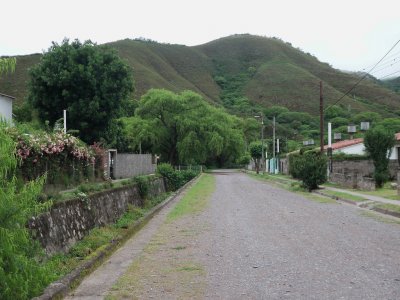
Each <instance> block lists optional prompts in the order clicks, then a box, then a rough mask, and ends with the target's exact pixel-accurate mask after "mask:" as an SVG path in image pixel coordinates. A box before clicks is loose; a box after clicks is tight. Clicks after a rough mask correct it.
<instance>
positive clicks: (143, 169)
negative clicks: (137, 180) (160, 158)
mask: <svg viewBox="0 0 400 300" xmlns="http://www.w3.org/2000/svg"><path fill="white" fill-rule="evenodd" d="M155 171H156V165H155V164H153V158H152V155H151V154H129V153H118V154H117V157H116V166H115V178H116V179H119V178H130V177H134V176H138V175H148V174H154V173H155Z"/></svg>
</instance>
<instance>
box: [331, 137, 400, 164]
mask: <svg viewBox="0 0 400 300" xmlns="http://www.w3.org/2000/svg"><path fill="white" fill-rule="evenodd" d="M395 137H396V145H395V146H394V147H393V148H392V151H391V153H390V157H389V159H390V160H397V161H399V163H400V132H398V133H396V134H395ZM324 149H325V150H327V149H328V146H327V145H325V146H324ZM332 153H333V154H338V153H345V154H359V155H363V154H365V146H364V139H363V138H358V139H353V140H344V141H340V142H336V143H333V144H332Z"/></svg>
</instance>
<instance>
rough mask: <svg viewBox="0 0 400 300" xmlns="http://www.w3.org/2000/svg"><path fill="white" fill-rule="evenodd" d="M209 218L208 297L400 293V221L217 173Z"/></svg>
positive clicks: (206, 243)
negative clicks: (383, 220)
mask: <svg viewBox="0 0 400 300" xmlns="http://www.w3.org/2000/svg"><path fill="white" fill-rule="evenodd" d="M215 176H216V179H217V189H216V192H215V193H214V195H213V197H212V199H211V203H210V208H209V209H208V211H207V212H206V213H205V215H204V218H205V219H206V220H207V222H210V223H211V229H210V231H209V232H208V234H206V235H203V237H202V243H200V245H202V247H203V251H201V252H203V253H204V255H203V257H202V263H203V264H204V265H205V269H206V270H207V272H206V274H207V286H208V287H207V289H206V295H205V298H210V299H400V225H399V224H389V223H384V222H381V221H377V220H375V219H373V218H370V217H366V216H364V215H362V214H361V212H362V210H361V209H359V208H356V207H353V206H351V205H345V204H327V203H325V204H324V203H318V202H314V201H312V200H309V199H306V198H304V197H302V196H299V195H297V194H294V193H291V192H288V191H286V190H282V189H280V188H277V187H275V186H272V185H270V184H268V183H266V182H261V181H258V180H255V179H252V178H250V177H249V176H247V175H245V174H241V173H229V172H227V173H217V174H216V175H215Z"/></svg>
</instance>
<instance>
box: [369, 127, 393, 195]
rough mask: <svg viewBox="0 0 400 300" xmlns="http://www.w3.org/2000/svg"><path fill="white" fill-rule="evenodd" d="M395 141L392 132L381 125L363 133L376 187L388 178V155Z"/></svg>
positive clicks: (380, 185)
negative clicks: (371, 162)
mask: <svg viewBox="0 0 400 300" xmlns="http://www.w3.org/2000/svg"><path fill="white" fill-rule="evenodd" d="M395 143H396V140H395V138H394V134H393V132H391V131H389V130H387V129H385V128H384V127H382V126H377V127H374V128H372V129H370V130H368V131H367V132H366V133H365V137H364V145H365V150H366V151H367V153H368V154H369V156H370V157H371V158H372V160H373V162H374V167H375V170H374V179H375V184H376V186H377V187H378V188H380V187H382V186H383V185H384V183H385V182H386V181H387V180H388V179H389V157H390V152H391V149H392V148H393V146H394V144H395Z"/></svg>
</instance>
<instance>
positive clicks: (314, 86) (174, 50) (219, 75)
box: [0, 34, 400, 116]
mask: <svg viewBox="0 0 400 300" xmlns="http://www.w3.org/2000/svg"><path fill="white" fill-rule="evenodd" d="M105 45H108V46H110V47H112V48H115V49H116V51H117V52H118V53H119V55H120V56H121V57H122V58H124V59H125V60H126V62H127V63H128V64H129V65H130V66H131V67H132V68H133V74H134V79H135V86H136V91H135V95H134V97H135V98H136V99H138V98H139V97H140V96H141V95H143V94H144V93H145V92H146V91H147V90H148V89H150V88H165V89H169V90H172V91H174V92H179V91H182V90H185V89H190V90H193V91H195V92H198V93H199V94H201V95H202V96H203V97H204V98H205V99H207V100H208V101H210V102H212V103H215V104H216V105H224V106H227V103H233V104H232V105H236V104H235V101H236V100H235V99H236V98H238V97H242V98H241V100H240V101H247V103H248V105H250V106H254V107H256V106H258V107H267V106H270V105H282V106H286V107H288V108H289V109H292V110H297V111H305V112H309V113H312V114H314V115H315V114H317V113H318V105H319V103H318V99H319V81H323V82H324V96H325V101H326V105H331V104H333V103H334V102H335V100H336V99H338V98H340V97H341V96H342V95H343V93H345V92H346V91H347V90H348V89H349V88H350V87H351V86H353V85H354V84H355V83H356V82H357V81H358V80H359V76H358V75H356V74H351V73H346V72H343V71H340V70H337V69H334V68H333V67H331V66H330V65H329V64H328V63H324V62H320V61H319V60H318V59H317V58H316V57H314V56H312V55H311V54H309V53H304V52H303V51H301V50H300V49H297V48H294V47H293V46H292V45H291V44H290V43H288V42H284V41H282V40H280V39H278V38H266V37H261V36H254V35H249V34H240V35H232V36H228V37H223V38H220V39H217V40H214V41H210V42H208V43H205V44H202V45H198V46H185V45H177V44H161V43H157V42H154V41H147V40H131V39H125V40H120V41H116V42H112V43H107V44H105ZM40 56H41V54H31V55H24V56H17V67H16V71H15V73H13V74H5V75H2V77H1V78H0V90H1V92H3V93H6V94H10V95H13V96H16V98H17V100H16V104H17V105H19V104H21V103H22V102H23V101H24V98H25V96H26V94H27V83H28V80H29V76H28V69H29V68H30V67H31V66H33V65H34V64H35V63H37V62H39V60H40ZM230 80H236V83H235V86H232V85H231V86H228V84H229V81H230ZM224 82H225V85H224ZM227 86H228V88H229V89H230V90H228V91H227V90H226V89H227ZM223 95H225V96H223ZM222 96H223V97H222ZM240 101H239V102H240ZM240 103H241V102H240ZM339 104H340V105H342V106H343V107H345V108H346V109H351V110H355V111H364V110H370V111H376V112H379V113H381V114H382V115H386V116H391V115H392V113H391V112H392V111H394V110H399V109H400V95H399V94H396V93H395V92H394V91H392V90H390V89H388V88H386V87H385V86H383V85H381V84H379V83H376V82H374V81H373V80H370V79H365V80H364V81H363V82H361V83H360V84H359V85H358V86H357V88H356V89H355V90H354V91H352V92H351V93H350V95H349V96H346V97H344V98H343V100H342V101H341V102H340V103H339ZM235 107H237V106H235ZM228 108H229V107H228Z"/></svg>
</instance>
